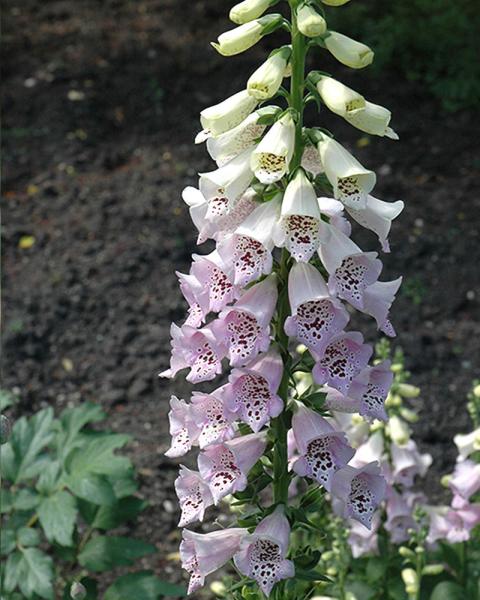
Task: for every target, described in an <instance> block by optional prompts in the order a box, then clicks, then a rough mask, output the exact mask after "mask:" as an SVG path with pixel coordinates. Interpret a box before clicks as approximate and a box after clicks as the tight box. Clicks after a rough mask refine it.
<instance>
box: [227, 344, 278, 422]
mask: <svg viewBox="0 0 480 600" xmlns="http://www.w3.org/2000/svg"><path fill="white" fill-rule="evenodd" d="M282 375H283V362H282V359H281V357H280V355H279V354H278V352H277V351H276V350H274V349H270V350H269V351H268V352H267V353H266V354H260V355H259V356H257V358H256V359H255V360H253V361H252V362H250V363H248V365H247V366H246V367H244V368H242V369H233V371H232V373H231V374H230V377H229V378H228V381H229V383H228V384H227V385H225V386H223V388H222V397H223V400H224V402H225V405H226V406H227V407H228V408H229V410H231V411H232V412H236V414H237V418H239V419H240V420H241V421H243V422H244V423H246V424H247V425H249V426H250V428H251V429H252V431H254V432H255V433H256V432H258V431H260V429H261V428H262V427H263V426H264V425H266V424H267V423H268V422H269V421H270V419H271V418H272V417H278V415H279V414H280V413H281V412H282V410H283V401H282V399H281V398H280V397H279V396H278V394H277V391H278V387H279V385H280V381H281V379H282Z"/></svg>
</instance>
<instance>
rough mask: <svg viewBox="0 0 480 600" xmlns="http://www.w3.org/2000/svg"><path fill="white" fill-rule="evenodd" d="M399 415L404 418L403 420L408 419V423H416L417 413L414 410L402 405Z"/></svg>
mask: <svg viewBox="0 0 480 600" xmlns="http://www.w3.org/2000/svg"><path fill="white" fill-rule="evenodd" d="M400 415H401V416H402V418H403V419H405V421H408V422H409V423H416V422H417V421H418V415H417V413H416V412H415V411H414V410H411V409H410V408H405V407H404V406H402V408H401V409H400Z"/></svg>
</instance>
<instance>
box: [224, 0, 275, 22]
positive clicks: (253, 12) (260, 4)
mask: <svg viewBox="0 0 480 600" xmlns="http://www.w3.org/2000/svg"><path fill="white" fill-rule="evenodd" d="M270 4H272V0H244V1H243V2H239V3H238V4H235V6H233V7H232V8H231V10H230V15H229V16H230V21H233V22H234V23H237V25H243V24H244V23H248V22H249V21H253V19H258V17H261V16H262V15H263V13H264V12H265V11H266V10H267V8H268V7H269V6H270Z"/></svg>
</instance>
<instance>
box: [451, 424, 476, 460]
mask: <svg viewBox="0 0 480 600" xmlns="http://www.w3.org/2000/svg"><path fill="white" fill-rule="evenodd" d="M453 441H454V442H455V445H456V446H457V448H458V452H459V454H460V456H461V457H462V458H468V457H469V456H470V454H472V452H475V451H476V450H480V427H478V428H477V429H475V430H474V431H471V432H470V433H466V434H461V433H459V434H458V435H456V436H454V438H453Z"/></svg>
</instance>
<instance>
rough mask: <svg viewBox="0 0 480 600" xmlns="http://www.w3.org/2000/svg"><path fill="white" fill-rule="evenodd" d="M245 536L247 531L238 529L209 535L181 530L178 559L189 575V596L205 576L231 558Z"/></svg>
mask: <svg viewBox="0 0 480 600" xmlns="http://www.w3.org/2000/svg"><path fill="white" fill-rule="evenodd" d="M246 534H247V530H246V529H241V528H239V527H232V528H231V529H222V530H221V531H212V532H211V533H195V532H193V531H190V530H188V529H184V530H183V540H182V543H181V544H180V558H181V559H182V567H183V568H184V569H185V570H186V571H188V572H189V574H190V583H189V585H188V593H189V594H192V593H193V592H195V591H197V590H198V589H199V588H201V587H202V586H203V584H204V581H205V577H206V576H207V575H210V573H213V572H214V571H216V570H217V569H219V568H220V567H221V566H223V565H224V564H225V563H226V562H227V561H229V560H230V559H231V558H232V557H233V555H234V554H235V553H236V552H237V551H238V549H239V548H240V543H241V541H242V538H243V537H244V536H245V535H246Z"/></svg>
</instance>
